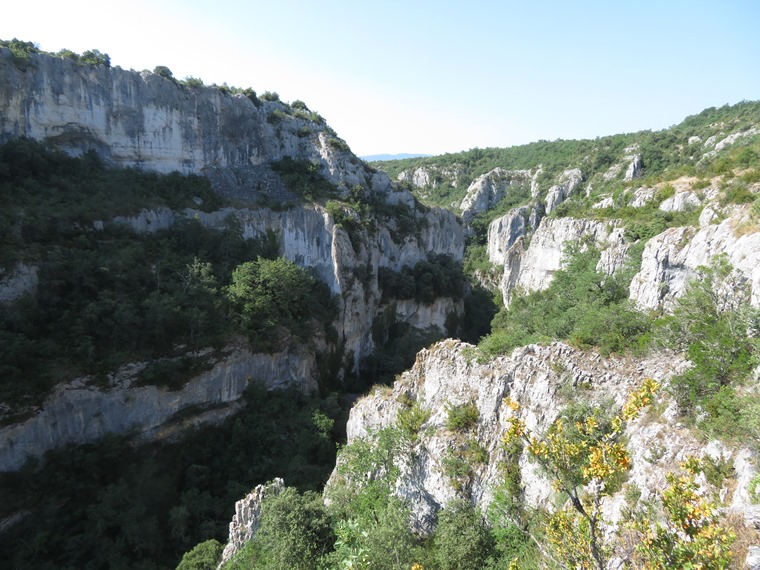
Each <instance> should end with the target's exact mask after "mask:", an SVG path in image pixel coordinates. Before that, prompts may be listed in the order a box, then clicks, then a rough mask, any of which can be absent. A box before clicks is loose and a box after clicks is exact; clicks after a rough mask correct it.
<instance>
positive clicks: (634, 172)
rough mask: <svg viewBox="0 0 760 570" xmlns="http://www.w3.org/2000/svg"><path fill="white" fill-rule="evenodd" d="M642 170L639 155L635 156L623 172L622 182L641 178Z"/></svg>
mask: <svg viewBox="0 0 760 570" xmlns="http://www.w3.org/2000/svg"><path fill="white" fill-rule="evenodd" d="M642 170H644V163H643V162H642V160H641V155H640V154H636V155H634V157H633V158H632V159H631V163H630V164H629V165H628V168H627V169H626V171H625V176H624V177H623V181H624V182H630V181H631V180H633V179H634V178H638V177H639V176H641V171H642Z"/></svg>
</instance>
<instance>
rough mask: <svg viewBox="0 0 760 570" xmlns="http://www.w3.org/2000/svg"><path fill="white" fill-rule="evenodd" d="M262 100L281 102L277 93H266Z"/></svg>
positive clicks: (263, 94)
mask: <svg viewBox="0 0 760 570" xmlns="http://www.w3.org/2000/svg"><path fill="white" fill-rule="evenodd" d="M261 99H262V100H264V101H279V100H280V96H279V95H278V94H277V93H276V92H275V91H264V93H262V94H261Z"/></svg>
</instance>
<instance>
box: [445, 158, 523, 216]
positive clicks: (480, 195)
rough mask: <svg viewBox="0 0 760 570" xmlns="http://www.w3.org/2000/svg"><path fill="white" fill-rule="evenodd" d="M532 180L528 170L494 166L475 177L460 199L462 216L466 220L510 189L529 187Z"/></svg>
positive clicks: (486, 208) (494, 203)
mask: <svg viewBox="0 0 760 570" xmlns="http://www.w3.org/2000/svg"><path fill="white" fill-rule="evenodd" d="M532 180H533V173H532V172H531V171H530V170H506V169H504V168H494V169H493V170H491V171H490V172H488V173H486V174H483V175H482V176H479V177H478V178H476V179H475V180H474V181H473V182H472V184H470V186H469V188H467V195H466V196H465V197H464V200H462V204H461V205H460V208H461V210H462V218H463V219H464V220H465V222H467V221H468V220H470V219H472V218H473V217H474V216H476V215H477V214H480V213H481V212H485V211H486V210H488V209H489V208H491V207H492V206H494V205H496V204H497V203H498V202H499V201H500V200H501V199H502V198H504V196H505V195H506V194H507V192H509V190H510V189H513V190H516V189H518V188H520V187H522V186H526V187H529V186H530V184H531V182H532Z"/></svg>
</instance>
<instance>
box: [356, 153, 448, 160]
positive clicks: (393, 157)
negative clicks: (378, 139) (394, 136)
mask: <svg viewBox="0 0 760 570" xmlns="http://www.w3.org/2000/svg"><path fill="white" fill-rule="evenodd" d="M426 156H433V155H432V154H415V153H406V152H405V153H401V154H369V155H367V156H360V157H359V158H361V159H362V160H366V161H367V162H380V161H383V160H402V159H404V158H424V157H426Z"/></svg>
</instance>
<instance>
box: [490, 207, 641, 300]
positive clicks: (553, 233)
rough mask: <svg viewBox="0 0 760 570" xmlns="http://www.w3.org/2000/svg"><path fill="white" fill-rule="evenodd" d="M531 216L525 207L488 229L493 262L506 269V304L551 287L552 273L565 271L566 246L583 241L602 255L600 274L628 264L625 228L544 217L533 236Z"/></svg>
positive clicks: (611, 272) (504, 285)
mask: <svg viewBox="0 0 760 570" xmlns="http://www.w3.org/2000/svg"><path fill="white" fill-rule="evenodd" d="M529 212H530V210H525V208H519V209H517V210H513V211H512V212H510V213H509V214H508V215H507V216H504V217H503V218H499V219H497V220H495V221H494V222H492V223H491V225H490V227H489V231H488V254H489V260H490V261H491V262H492V263H495V264H497V265H503V266H504V273H503V275H502V278H501V292H502V295H503V297H504V303H505V304H507V305H508V304H509V300H510V298H511V296H512V292H513V291H514V290H515V289H518V288H519V289H520V290H522V291H526V292H530V291H541V290H543V289H546V288H547V287H549V285H550V284H551V282H552V279H553V278H554V273H555V272H556V271H558V270H559V269H561V268H562V263H563V257H564V255H565V253H566V252H567V249H568V246H570V245H572V244H580V243H581V242H582V241H583V240H589V241H590V243H591V244H592V245H594V246H595V247H597V248H599V249H600V250H601V258H600V260H599V263H598V264H597V270H599V271H603V272H604V273H607V274H613V273H614V272H615V271H617V270H619V269H620V268H622V267H623V266H624V265H625V262H626V259H627V252H628V244H627V243H626V241H625V238H624V235H623V229H622V228H621V227H619V226H617V225H616V224H614V223H608V222H597V221H594V220H588V219H585V218H543V219H541V221H540V223H539V224H538V227H537V228H536V229H535V231H531V230H532V228H533V227H534V226H533V225H532V224H533V222H531V220H533V219H535V218H536V216H535V214H533V213H529ZM526 220H527V221H526ZM526 242H527V243H528V245H527V246H526Z"/></svg>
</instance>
